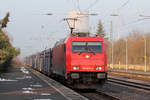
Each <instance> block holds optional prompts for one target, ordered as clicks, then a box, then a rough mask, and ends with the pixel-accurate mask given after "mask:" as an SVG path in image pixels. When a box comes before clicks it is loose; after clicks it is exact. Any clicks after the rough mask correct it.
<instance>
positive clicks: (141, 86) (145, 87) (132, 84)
mask: <svg viewBox="0 0 150 100" xmlns="http://www.w3.org/2000/svg"><path fill="white" fill-rule="evenodd" d="M107 81H108V82H111V83H117V84H121V85H125V86H130V87H134V88H138V89H143V90H148V91H150V84H144V83H138V82H133V81H127V80H121V79H116V78H108V79H107Z"/></svg>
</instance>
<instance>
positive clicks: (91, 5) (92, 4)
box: [85, 0, 99, 10]
mask: <svg viewBox="0 0 150 100" xmlns="http://www.w3.org/2000/svg"><path fill="white" fill-rule="evenodd" d="M98 1H99V0H95V1H94V2H93V3H91V4H90V5H89V6H88V7H87V8H86V9H85V10H89V9H90V8H91V7H93V6H94V5H95V4H97V2H98Z"/></svg>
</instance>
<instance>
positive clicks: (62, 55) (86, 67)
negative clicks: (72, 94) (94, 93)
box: [52, 36, 107, 89]
mask: <svg viewBox="0 0 150 100" xmlns="http://www.w3.org/2000/svg"><path fill="white" fill-rule="evenodd" d="M52 74H53V75H54V76H59V77H61V78H62V79H63V80H64V81H65V82H66V83H67V84H69V85H70V86H72V87H73V88H92V89H95V88H98V87H100V86H101V85H102V84H103V83H105V81H106V79H107V56H106V45H105V43H104V40H103V38H102V37H72V36H70V37H68V38H66V39H63V40H61V41H59V42H57V43H56V44H55V46H54V47H53V48H52Z"/></svg>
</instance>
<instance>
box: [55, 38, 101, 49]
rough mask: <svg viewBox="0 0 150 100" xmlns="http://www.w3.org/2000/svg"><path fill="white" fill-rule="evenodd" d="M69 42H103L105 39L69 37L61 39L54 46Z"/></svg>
mask: <svg viewBox="0 0 150 100" xmlns="http://www.w3.org/2000/svg"><path fill="white" fill-rule="evenodd" d="M68 40H74V41H85V40H86V41H103V37H75V36H69V37H67V38H63V39H60V40H59V41H57V42H56V43H55V45H54V47H55V46H58V45H60V44H64V43H66V42H67V41H68Z"/></svg>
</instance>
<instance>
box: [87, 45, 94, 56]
mask: <svg viewBox="0 0 150 100" xmlns="http://www.w3.org/2000/svg"><path fill="white" fill-rule="evenodd" d="M88 50H89V51H91V52H92V53H93V54H94V55H95V52H94V50H93V49H92V48H89V47H88Z"/></svg>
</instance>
